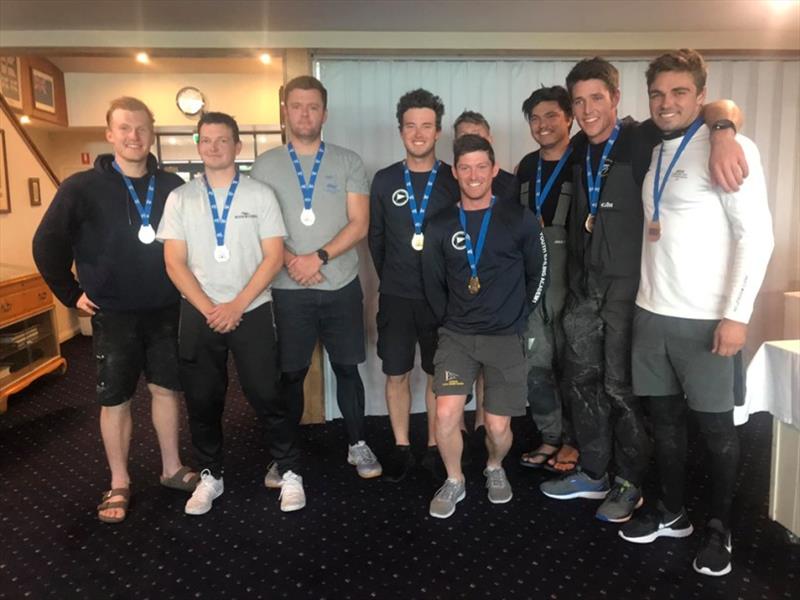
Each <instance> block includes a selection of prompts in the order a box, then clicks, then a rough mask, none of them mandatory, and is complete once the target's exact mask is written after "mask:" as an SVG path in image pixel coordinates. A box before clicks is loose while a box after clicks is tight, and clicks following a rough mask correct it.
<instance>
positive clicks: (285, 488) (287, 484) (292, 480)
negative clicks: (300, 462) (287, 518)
mask: <svg viewBox="0 0 800 600" xmlns="http://www.w3.org/2000/svg"><path fill="white" fill-rule="evenodd" d="M280 498H281V510H282V511H283V512H292V511H295V510H300V509H301V508H304V507H305V505H306V492H305V490H304V489H303V478H302V477H300V475H298V474H297V473H293V472H292V471H286V473H284V474H283V478H282V480H281V496H280Z"/></svg>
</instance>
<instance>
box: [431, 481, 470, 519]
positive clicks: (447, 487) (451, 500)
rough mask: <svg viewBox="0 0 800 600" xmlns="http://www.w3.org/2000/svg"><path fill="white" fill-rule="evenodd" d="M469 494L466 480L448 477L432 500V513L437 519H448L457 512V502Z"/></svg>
mask: <svg viewBox="0 0 800 600" xmlns="http://www.w3.org/2000/svg"><path fill="white" fill-rule="evenodd" d="M466 496H467V490H466V488H465V487H464V482H463V481H459V480H458V479H446V480H445V482H444V485H443V486H442V487H440V488H439V491H438V492H436V495H435V496H434V497H433V500H431V508H430V515H431V516H432V517H436V518H437V519H446V518H447V517H450V516H452V515H453V513H454V512H456V504H457V503H459V502H461V501H462V500H463V499H464V498H465V497H466Z"/></svg>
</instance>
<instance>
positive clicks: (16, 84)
mask: <svg viewBox="0 0 800 600" xmlns="http://www.w3.org/2000/svg"><path fill="white" fill-rule="evenodd" d="M0 94H3V98H5V99H6V102H8V105H9V106H10V107H12V108H22V77H21V74H20V72H19V57H18V56H0Z"/></svg>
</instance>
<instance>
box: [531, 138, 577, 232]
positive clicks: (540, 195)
mask: <svg viewBox="0 0 800 600" xmlns="http://www.w3.org/2000/svg"><path fill="white" fill-rule="evenodd" d="M570 154H572V146H568V147H567V151H566V152H564V155H563V156H562V157H561V158H560V159H559V161H558V164H556V167H555V169H553V172H552V173H550V177H548V178H547V183H545V184H544V189H542V153H541V151H540V152H539V164H538V165H537V166H536V188H535V192H534V196H533V203H534V206H535V207H536V216H537V217H541V216H542V206H543V205H544V201H545V200H546V199H547V195H548V194H549V193H550V190H551V189H552V187H553V184H554V183H555V182H556V180H557V179H558V175H559V173H561V170H562V169H563V168H564V165H565V164H566V163H567V159H568V158H569V156H570Z"/></svg>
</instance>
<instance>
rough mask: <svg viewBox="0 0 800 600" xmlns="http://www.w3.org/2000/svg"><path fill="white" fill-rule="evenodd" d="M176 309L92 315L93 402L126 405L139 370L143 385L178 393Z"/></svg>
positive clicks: (133, 388)
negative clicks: (95, 384) (94, 366)
mask: <svg viewBox="0 0 800 600" xmlns="http://www.w3.org/2000/svg"><path fill="white" fill-rule="evenodd" d="M178 318H179V305H177V304H176V305H174V306H168V307H166V308H160V309H156V310H145V311H133V312H111V311H104V310H100V311H98V312H97V314H95V315H94V316H93V317H92V344H93V346H94V354H95V358H96V360H97V401H98V402H99V403H100V404H101V405H103V406H117V405H119V404H122V403H123V402H126V401H127V400H129V399H130V398H131V396H133V394H134V392H135V391H136V385H137V383H138V382H139V375H141V373H142V371H144V376H145V379H146V380H147V383H152V384H155V385H158V386H161V387H163V388H166V389H168V390H176V391H177V390H180V389H181V386H180V380H179V378H178Z"/></svg>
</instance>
